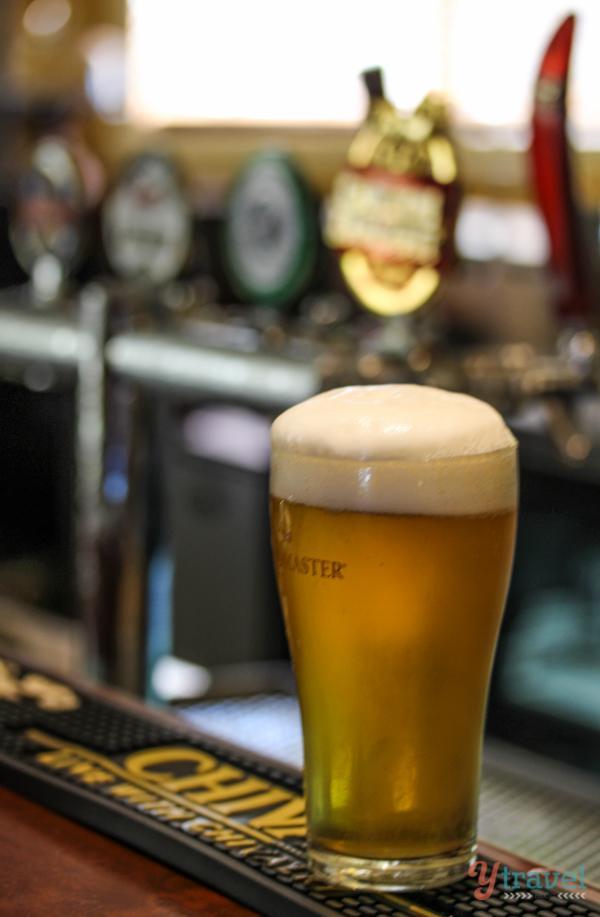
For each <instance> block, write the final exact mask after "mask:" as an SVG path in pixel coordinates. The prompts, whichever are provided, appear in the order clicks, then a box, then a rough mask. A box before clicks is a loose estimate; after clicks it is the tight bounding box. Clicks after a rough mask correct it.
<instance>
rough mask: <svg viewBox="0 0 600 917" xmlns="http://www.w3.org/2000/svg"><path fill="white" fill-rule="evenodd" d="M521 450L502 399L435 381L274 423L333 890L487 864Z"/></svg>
mask: <svg viewBox="0 0 600 917" xmlns="http://www.w3.org/2000/svg"><path fill="white" fill-rule="evenodd" d="M365 431H366V433H365ZM477 449H478V450H479V451H475V450H477ZM515 453H516V450H515V446H514V440H513V439H512V436H511V434H510V433H509V432H508V430H507V429H506V427H505V426H504V424H503V422H502V420H501V419H500V417H499V415H497V414H496V412H495V411H493V409H492V408H490V407H488V406H487V405H483V404H482V403H481V402H477V401H475V400H474V399H472V398H468V397H467V396H459V395H450V394H447V393H443V392H438V391H437V390H435V389H426V388H424V387H414V386H382V387H377V386H369V387H365V388H360V389H354V388H351V389H344V390H338V392H333V393H326V394H325V395H321V396H318V397H317V398H315V399H311V400H310V401H309V402H305V403H304V404H302V405H299V406H297V407H296V408H293V409H292V410H291V411H289V412H286V414H284V415H282V418H280V419H279V420H278V421H276V423H275V425H274V430H273V470H272V482H271V491H272V496H271V518H272V533H273V548H274V557H275V566H276V572H277V580H278V585H279V592H280V596H281V601H282V606H283V610H284V615H285V619H286V628H287V634H288V639H289V643H290V649H291V654H292V659H293V663H294V668H295V672H296V678H297V684H298V693H299V698H300V705H301V711H302V723H303V734H304V747H305V786H306V796H307V814H308V824H309V855H310V858H311V860H312V862H313V865H314V866H315V868H316V869H317V871H318V872H319V873H321V874H322V875H324V876H326V877H327V878H328V879H330V880H334V881H337V882H341V883H342V884H348V885H351V886H354V887H357V886H358V887H371V888H374V887H379V888H415V887H424V886H428V885H439V884H444V883H445V882H448V881H453V880H455V879H457V878H460V877H461V876H462V875H464V873H465V872H466V870H467V868H468V864H469V861H470V859H471V857H472V855H473V852H474V845H475V838H476V825H477V803H478V790H479V774H480V764H481V761H480V759H481V744H482V734H483V723H484V714H485V704H486V698H487V690H488V684H489V678H490V671H491V665H492V660H493V654H494V648H495V644H496V639H497V635H498V629H499V625H500V621H501V617H502V612H503V607H504V601H505V596H506V591H507V587H508V581H509V574H510V568H511V562H512V554H513V545H514V534H515V505H516V471H515Z"/></svg>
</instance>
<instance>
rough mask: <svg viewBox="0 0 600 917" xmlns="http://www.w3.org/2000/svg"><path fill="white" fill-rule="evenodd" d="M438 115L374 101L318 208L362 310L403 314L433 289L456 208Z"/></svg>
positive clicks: (431, 107)
mask: <svg viewBox="0 0 600 917" xmlns="http://www.w3.org/2000/svg"><path fill="white" fill-rule="evenodd" d="M456 176H457V168H456V158H455V154H454V149H453V147H452V144H451V142H450V140H449V139H448V137H447V136H446V134H445V132H444V112H443V107H442V106H441V104H440V103H439V102H438V101H437V100H436V99H435V98H434V97H431V96H429V97H427V98H426V99H425V100H424V102H422V103H421V105H420V106H419V108H417V109H416V111H415V112H413V113H412V114H411V115H409V116H404V115H401V114H400V112H398V111H397V110H396V109H395V108H394V107H393V106H392V105H391V104H390V102H388V101H387V100H386V99H385V98H383V96H380V97H377V98H373V99H372V100H371V104H370V107H369V112H368V115H367V118H366V120H365V122H364V124H363V125H362V126H361V128H360V129H359V131H358V133H357V134H356V136H355V138H354V140H353V141H352V144H351V146H350V149H349V151H348V158H347V164H346V167H345V168H344V169H343V171H342V172H341V173H340V174H339V175H338V176H337V178H336V180H335V182H334V185H333V188H332V192H331V195H330V198H329V200H328V202H327V204H326V208H325V241H326V243H327V244H328V245H329V246H330V247H331V248H334V249H335V250H336V251H337V252H338V255H339V262H340V268H341V271H342V274H343V276H344V279H345V281H346V283H347V285H348V287H349V288H350V290H351V291H352V293H353V294H354V295H355V296H356V298H357V299H358V300H359V302H361V303H362V304H363V305H364V306H365V307H366V308H367V309H370V310H371V311H372V312H375V313H377V314H379V315H388V316H391V315H403V314H407V313H409V312H413V311H415V310H416V309H418V308H420V307H421V306H422V305H424V304H425V303H426V302H427V301H428V300H429V299H431V297H432V296H433V294H434V293H435V292H436V290H437V289H438V287H439V284H440V280H441V276H442V271H443V268H444V265H445V263H446V261H447V259H448V255H449V253H450V251H451V248H452V234H453V230H454V222H455V216H456V204H457V184H456Z"/></svg>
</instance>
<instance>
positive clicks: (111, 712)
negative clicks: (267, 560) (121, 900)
mask: <svg viewBox="0 0 600 917" xmlns="http://www.w3.org/2000/svg"><path fill="white" fill-rule="evenodd" d="M0 777H1V778H2V781H3V783H4V784H5V785H7V786H10V787H11V788H13V789H14V790H16V791H18V792H21V793H23V794H25V795H27V796H29V797H31V798H33V799H35V800H36V801H38V802H41V803H42V804H44V805H47V806H49V807H50V808H52V809H55V810H56V811H58V812H60V813H62V814H63V815H66V816H69V817H71V818H73V819H76V820H77V821H80V822H83V823H84V824H87V825H89V826H91V827H93V828H95V829H97V830H99V831H102V832H104V833H106V834H109V835H111V836H112V837H114V838H116V839H117V840H120V841H122V842H125V843H127V844H130V845H131V846H133V847H136V848H137V849H138V850H141V851H143V852H144V853H146V854H148V855H150V856H153V857H155V858H157V859H159V860H162V861H163V862H165V863H167V864H169V865H170V866H172V867H174V868H176V869H179V870H181V871H183V872H186V873H188V874H189V875H191V876H193V877H194V878H196V879H198V880H199V881H201V882H204V883H206V884H208V885H212V886H213V887H215V888H217V889H219V890H221V891H222V892H224V893H225V894H227V895H229V896H230V897H232V898H236V899H238V900H239V901H241V902H242V903H244V904H246V905H247V906H248V907H251V908H254V909H255V910H257V911H259V912H260V913H262V914H265V915H268V917H281V915H285V917H295V915H306V914H322V915H331V914H343V915H347V917H360V915H388V917H389V915H407V914H409V915H410V914H412V915H420V917H431V915H440V917H455V915H462V914H464V915H472V917H512V915H515V914H520V913H524V914H535V915H538V917H548V915H554V917H570V915H574V917H577V915H588V914H598V915H600V907H598V906H597V905H594V904H592V903H591V902H590V901H587V900H586V899H585V897H574V895H576V894H577V893H576V892H574V893H566V892H563V893H557V892H556V891H554V892H553V891H548V890H538V889H533V890H528V891H525V890H523V891H520V892H519V891H516V892H513V891H506V890H505V887H503V886H501V885H496V887H495V889H494V891H493V893H492V894H490V896H489V897H488V898H487V899H485V900H479V898H478V897H477V896H476V895H475V892H476V890H478V889H479V890H481V889H480V886H478V884H477V881H476V878H467V879H464V880H463V881H461V882H459V883H457V884H456V885H452V886H448V887H447V888H444V889H439V890H435V891H429V892H422V893H419V894H411V895H404V894H402V895H397V894H364V893H362V892H349V891H344V890H341V889H336V888H332V887H330V886H327V885H324V884H322V883H318V882H315V881H313V880H311V879H310V877H309V874H308V870H307V865H306V859H305V821H304V806H303V799H302V794H301V786H300V782H299V779H298V777H297V776H295V775H293V774H290V773H287V772H286V771H285V770H283V769H281V770H280V769H279V768H277V767H275V766H273V765H271V764H269V763H267V762H265V761H262V760H261V759H260V758H258V757H255V756H254V755H253V754H251V753H244V752H243V751H240V750H239V749H232V748H230V747H228V746H227V745H225V744H222V743H220V742H218V741H214V740H211V739H209V738H204V737H202V736H199V735H197V734H193V733H188V732H186V731H185V729H183V728H182V729H178V728H177V725H174V726H173V727H171V726H170V725H168V724H167V723H166V722H163V719H162V718H158V717H156V716H155V715H152V714H151V713H145V712H143V711H140V710H139V709H138V708H137V706H133V705H132V706H131V707H130V706H129V705H128V704H124V703H122V702H119V701H116V700H114V699H110V698H107V697H105V696H103V697H98V696H96V695H95V694H94V693H93V692H88V691H86V690H81V689H80V688H75V687H73V686H71V685H70V684H68V683H66V682H63V681H59V680H57V679H56V678H54V677H49V676H47V675H46V674H45V673H42V672H38V671H33V670H31V669H29V668H27V667H26V666H23V665H21V664H20V663H18V662H16V661H14V660H11V659H6V658H0ZM481 860H482V861H483V862H484V863H485V866H486V868H487V871H488V875H490V873H491V870H492V868H493V864H492V863H491V861H489V860H486V858H485V857H483V856H482V857H481ZM500 874H502V866H500ZM511 875H512V876H519V875H522V874H519V873H512V874H511ZM579 894H580V895H581V894H583V895H585V892H582V893H579ZM562 895H567V897H562ZM569 895H571V897H569Z"/></svg>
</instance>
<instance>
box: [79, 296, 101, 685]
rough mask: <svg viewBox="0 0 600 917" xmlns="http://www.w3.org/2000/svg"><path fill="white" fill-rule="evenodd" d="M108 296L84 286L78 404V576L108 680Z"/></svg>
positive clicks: (87, 622)
mask: <svg viewBox="0 0 600 917" xmlns="http://www.w3.org/2000/svg"><path fill="white" fill-rule="evenodd" d="M107 315H108V298H107V295H106V292H105V290H104V289H103V288H102V287H101V286H100V285H98V284H92V285H90V286H88V287H84V288H83V289H82V291H81V293H80V297H79V333H80V335H81V339H82V340H84V341H85V342H86V346H85V347H80V348H79V352H78V353H79V359H78V363H77V387H76V402H75V473H76V480H75V508H76V513H75V541H76V547H75V577H76V590H77V600H78V606H79V615H80V620H81V621H82V623H83V627H84V635H85V639H86V650H87V660H88V668H89V670H90V671H91V673H92V674H93V675H95V676H98V677H102V676H103V675H105V674H106V673H104V672H102V668H101V661H100V651H99V645H98V630H99V626H100V621H99V618H100V614H101V608H100V598H99V596H100V592H101V561H100V550H101V548H100V542H101V538H102V523H103V498H102V479H103V472H104V468H103V457H104V439H105V427H106V424H105V405H104V400H105V375H106V374H105V370H104V342H105V338H106V329H107Z"/></svg>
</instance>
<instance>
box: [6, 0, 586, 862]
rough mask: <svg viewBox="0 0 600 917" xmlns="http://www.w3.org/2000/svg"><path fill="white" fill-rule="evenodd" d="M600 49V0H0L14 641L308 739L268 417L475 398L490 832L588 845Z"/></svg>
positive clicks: (219, 721)
mask: <svg viewBox="0 0 600 917" xmlns="http://www.w3.org/2000/svg"><path fill="white" fill-rule="evenodd" d="M598 47H600V7H598V4H596V3H595V2H593V0H581V2H578V3H573V4H571V8H570V9H567V8H565V6H564V4H563V3H562V2H558V0H556V2H555V0H546V2H545V3H544V4H537V3H536V4H534V3H529V4H527V3H522V2H516V0H503V2H502V3H499V2H495V0H490V2H488V3H485V4H482V3H481V2H475V0H421V2H420V3H419V4H414V3H410V4H409V3H408V2H403V0H396V2H390V0H371V3H370V4H369V5H368V9H365V8H364V6H362V5H359V4H357V3H348V2H347V0H344V2H342V0H329V2H328V3H326V4H323V3H319V4H317V3H316V2H314V0H305V2H304V3H303V4H302V6H301V7H300V6H299V7H297V8H296V7H293V6H290V5H289V4H287V5H285V4H281V3H275V2H273V0H254V2H253V3H242V2H240V0H221V2H220V3H218V4H217V3H208V2H202V3H200V2H197V0H170V2H169V3H168V4H165V3H162V2H159V0H144V2H142V0H129V2H126V0H79V2H77V3H75V2H74V0H4V3H3V6H2V16H1V18H0V132H1V135H2V143H1V144H0V284H1V285H2V290H0V506H1V508H2V509H1V515H0V649H2V650H4V651H6V652H14V653H18V654H21V655H22V656H24V657H26V658H28V659H31V660H33V661H35V662H36V663H40V664H45V665H48V666H49V667H52V668H54V669H59V670H60V671H63V672H65V673H68V674H75V675H81V674H86V675H87V676H90V675H91V676H92V677H94V678H97V679H99V680H100V681H102V682H106V683H109V684H112V685H116V686H118V687H121V688H125V689H128V690H130V691H134V692H136V693H137V694H139V695H141V696H143V697H145V698H146V699H147V700H149V701H151V702H153V703H158V704H171V705H174V707H175V708H176V709H177V710H178V711H180V712H181V713H182V715H185V716H188V717H189V718H191V719H192V720H193V721H194V722H196V723H198V724H199V725H201V726H203V727H204V728H207V729H211V730H213V731H215V732H217V733H218V734H221V735H224V736H225V737H226V738H233V737H236V738H237V740H238V741H239V740H242V739H243V740H244V741H246V742H247V743H249V744H252V743H254V747H256V749H257V750H258V751H262V752H263V753H266V754H269V755H271V756H274V757H279V758H280V759H281V760H286V761H288V762H291V763H296V764H298V763H300V761H301V742H300V736H299V725H298V714H297V708H296V705H295V699H294V695H293V682H292V678H291V675H290V671H289V663H288V655H287V650H286V646H285V640H284V635H283V629H282V624H281V619H280V611H279V608H278V602H277V598H276V592H275V586H274V579H273V574H272V570H271V556H270V547H269V534H268V516H267V492H268V467H269V426H270V423H271V421H272V419H273V418H274V417H275V416H276V415H277V414H278V413H279V412H280V411H282V410H284V409H285V408H287V407H289V406H291V405H292V404H294V403H296V402H297V401H300V400H302V399H304V398H306V397H308V396H310V395H311V394H314V393H316V392H318V391H320V390H322V389H324V388H328V387H332V386H336V385H342V384H352V383H367V382H390V381H395V382H402V381H410V382H422V383H427V384H432V385H438V386H441V387H445V388H448V389H454V390H459V391H468V392H470V393H472V394H474V395H476V396H478V397H481V398H484V399H487V400H488V401H490V402H491V403H492V404H494V405H495V406H496V407H497V408H499V409H500V410H501V411H502V412H503V413H504V415H505V417H506V419H507V421H508V422H509V423H510V425H511V427H512V428H513V430H514V431H515V434H516V435H517V436H518V439H519V442H520V453H521V466H522V467H521V476H522V477H521V480H522V505H521V516H520V529H519V542H518V549H517V557H516V561H515V571H514V578H513V584H512V588H511V593H510V597H509V602H508V608H507V615H506V620H505V625H504V628H503V633H502V637H501V640H500V645H499V649H498V655H497V664H496V669H495V676H494V681H493V685H492V691H491V698H490V710H489V722H488V733H489V743H488V744H489V748H490V749H491V751H490V756H491V757H490V758H489V763H488V766H487V767H488V769H487V771H486V775H487V776H486V781H487V782H486V784H485V788H484V789H485V792H484V803H483V829H484V833H485V836H486V837H488V839H489V840H492V841H495V842H502V844H503V846H507V847H508V846H511V845H512V846H513V847H518V848H519V849H520V850H523V851H524V852H525V853H528V854H530V855H531V856H532V858H534V859H538V860H541V861H543V862H556V861H557V858H558V857H559V853H558V852H557V851H554V850H553V849H546V848H544V851H545V852H544V851H543V852H542V854H541V853H540V845H542V846H543V844H544V843H547V844H549V843H550V840H549V839H550V838H551V836H554V837H555V838H556V837H557V836H560V837H561V841H562V838H563V835H564V832H563V834H561V830H558V829H557V830H556V831H554V830H553V828H552V825H553V824H554V822H553V821H552V819H555V820H556V825H559V824H563V823H564V822H563V821H561V819H563V820H564V818H566V817H567V814H569V817H574V816H576V817H577V818H578V819H579V821H578V822H576V826H577V827H576V830H575V834H576V835H577V839H576V841H577V843H579V845H580V846H579V848H578V847H577V844H576V846H575V848H572V849H570V850H569V851H567V852H565V850H566V848H565V847H564V845H563V846H561V847H560V848H558V849H560V856H561V857H563V861H562V862H565V860H564V857H565V856H566V859H567V860H568V861H569V862H570V863H575V864H576V863H578V862H579V861H580V859H581V857H580V853H578V851H579V850H580V849H583V848H584V846H585V845H586V844H587V843H588V842H589V838H590V837H592V836H593V832H594V830H596V828H597V825H598V821H597V818H598V809H595V810H594V811H593V812H592V810H591V809H590V800H591V799H592V797H593V798H595V799H596V800H597V799H598V780H599V778H600V742H599V738H600V352H599V349H598V347H599V338H598V320H599V314H600V313H599V309H600V277H599V266H600V235H599V233H600V95H599V94H598V89H597V87H598V85H600V55H599V54H598ZM557 769H558V770H557ZM515 774H517V775H518V780H519V781H521V782H520V783H518V782H517V783H515V782H514V780H517V777H515V776H514V775H515ZM557 774H558V775H559V778H560V779H558V778H557ZM511 775H512V776H511ZM513 778H514V779H513ZM557 779H558V782H559V783H560V784H561V787H562V791H563V792H564V793H565V794H566V795H565V796H564V797H561V798H560V799H559V797H558V796H557V794H556V791H555V787H556V785H557ZM511 780H513V782H512V783H511ZM523 781H526V782H525V783H523ZM527 781H528V782H527ZM524 786H525V787H526V788H527V792H528V794H529V795H528V797H527V799H528V801H529V803H530V804H531V812H532V816H531V819H530V820H529V821H528V824H527V825H526V824H524V821H527V820H523V819H521V820H520V821H519V823H518V824H515V820H514V818H513V817H512V815H511V812H513V811H514V810H512V809H511V808H510V805H509V802H510V800H511V799H512V798H513V797H514V798H516V796H518V793H519V792H521V794H523V787H524ZM486 794H487V795H486ZM515 794H516V796H515ZM521 804H522V801H521ZM590 812H592V814H590ZM500 813H502V814H500ZM592 817H593V819H596V820H595V821H592V820H590V819H592ZM536 819H537V821H536ZM540 819H541V821H540ZM594 825H595V826H596V828H594ZM540 826H541V827H540ZM527 831H529V832H530V835H531V837H529V835H527V836H524V833H523V832H525V834H526V833H527ZM515 832H517V833H516V834H515ZM554 843H556V841H555V842H554ZM527 844H529V845H530V846H529V847H528V846H527ZM536 844H537V845H538V846H537V847H536V846H535V845H536ZM531 845H533V847H532V846H531ZM582 845H583V846H582ZM567 854H568V855H567ZM578 856H579V859H578ZM569 857H570V860H569ZM588 859H589V856H588ZM587 863H588V860H586V864H587ZM589 868H590V870H593V869H596V871H597V874H598V875H599V876H600V853H599V854H598V861H597V862H596V863H595V864H594V863H593V862H591V861H590V867H589ZM586 869H587V865H586Z"/></svg>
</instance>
